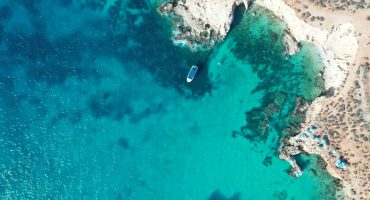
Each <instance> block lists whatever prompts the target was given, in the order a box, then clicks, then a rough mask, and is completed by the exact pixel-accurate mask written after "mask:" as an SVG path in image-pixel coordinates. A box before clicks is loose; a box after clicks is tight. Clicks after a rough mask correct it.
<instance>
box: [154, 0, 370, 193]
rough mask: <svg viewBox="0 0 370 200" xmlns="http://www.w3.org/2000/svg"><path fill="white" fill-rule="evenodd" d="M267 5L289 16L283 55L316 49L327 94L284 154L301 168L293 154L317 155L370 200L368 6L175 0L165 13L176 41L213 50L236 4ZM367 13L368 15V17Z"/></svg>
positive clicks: (343, 186)
mask: <svg viewBox="0 0 370 200" xmlns="http://www.w3.org/2000/svg"><path fill="white" fill-rule="evenodd" d="M251 4H255V5H258V6H260V7H263V8H265V9H267V10H269V11H270V12H272V13H273V14H274V15H275V17H277V18H279V19H281V20H282V21H284V22H285V23H286V25H287V30H286V31H285V32H284V36H283V40H282V42H283V44H284V45H285V50H286V52H285V53H286V55H288V56H290V55H294V54H295V53H296V52H298V51H299V49H300V43H301V42H309V43H312V44H313V45H315V46H316V48H317V49H318V50H319V53H320V57H321V59H322V62H323V64H324V70H323V78H324V81H325V84H324V85H325V92H323V94H322V95H321V96H320V97H318V98H317V99H315V100H314V101H313V102H312V103H311V104H310V105H309V106H308V107H307V108H306V114H305V120H304V122H303V123H302V124H301V125H300V133H299V134H298V135H294V136H292V137H290V138H285V139H283V140H282V142H281V148H280V158H282V159H285V160H287V161H288V162H289V163H290V164H291V165H292V171H291V175H292V176H295V177H299V176H300V175H301V174H302V173H303V172H302V171H301V169H300V167H299V165H298V164H297V162H296V161H295V160H294V159H293V157H292V155H296V154H299V153H302V152H306V153H309V154H317V155H319V156H320V157H321V158H322V159H323V161H324V162H325V165H326V169H327V170H328V172H329V173H330V174H331V175H332V176H334V177H336V178H338V179H340V180H341V183H340V184H338V185H337V187H338V188H339V189H340V190H341V191H343V194H342V196H341V197H344V198H345V199H368V198H369V197H370V189H369V188H370V185H369V182H370V181H369V177H370V170H369V166H370V154H369V149H370V141H369V140H370V94H369V93H370V81H369V74H370V64H369V62H370V61H369V57H370V53H369V52H370V20H369V19H370V16H367V15H369V13H370V12H369V11H370V3H366V1H360V2H357V3H356V2H354V1H349V2H344V1H340V2H339V1H315V0H311V1H309V2H307V3H302V2H300V1H296V0H284V1H283V0H255V1H248V0H222V1H214V0H186V1H185V0H170V1H169V2H167V3H166V4H164V5H162V6H161V7H160V8H159V10H160V11H161V12H162V13H165V14H167V15H171V16H173V17H174V18H175V21H176V23H175V30H176V31H175V33H174V36H173V39H174V41H175V42H177V43H182V44H186V45H188V46H190V47H194V46H196V45H204V44H206V45H207V46H208V47H212V44H213V43H214V42H215V41H219V40H222V39H223V38H224V37H225V36H226V35H227V33H228V31H229V30H230V26H231V23H232V21H233V12H234V9H235V7H236V6H238V5H244V7H245V8H246V9H248V6H250V5H251ZM366 13H367V14H366Z"/></svg>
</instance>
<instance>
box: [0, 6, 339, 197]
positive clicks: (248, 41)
mask: <svg viewBox="0 0 370 200" xmlns="http://www.w3.org/2000/svg"><path fill="white" fill-rule="evenodd" d="M81 2H82V3H77V1H76V2H74V1H69V0H64V1H57V2H54V1H47V0H40V1H16V2H13V1H2V2H1V3H0V9H1V11H2V12H1V15H0V41H1V42H0V63H1V65H0V94H1V96H0V153H1V155H2V156H1V157H0V199H138V200H141V199H211V200H215V199H235V200H238V199H330V198H331V197H332V193H331V190H332V189H333V188H332V187H331V181H332V180H331V179H330V178H329V177H328V176H327V173H325V172H324V171H322V168H320V167H318V166H316V165H317V161H316V160H315V159H309V160H307V159H308V158H305V157H303V158H302V159H301V163H302V166H303V167H304V168H305V173H304V175H303V176H302V177H301V178H299V179H294V178H291V177H289V175H288V174H287V172H286V170H288V169H289V165H288V163H286V162H285V161H282V160H279V159H278V158H277V157H276V150H277V148H278V141H279V139H280V137H281V133H280V132H281V129H282V128H284V126H283V125H279V123H280V121H282V120H289V113H290V112H291V110H292V108H294V103H293V102H294V100H295V96H296V95H301V96H303V97H304V98H306V99H312V98H313V97H314V96H315V95H318V93H319V92H317V91H318V90H319V89H317V88H319V87H320V86H312V85H310V84H312V80H311V81H310V77H311V76H309V78H307V74H310V73H312V74H311V75H312V77H316V75H317V73H318V70H319V68H318V70H316V68H312V67H311V66H307V65H311V64H312V63H310V62H314V63H315V62H316V61H315V59H312V58H311V56H306V55H307V54H309V53H311V52H310V50H309V47H308V46H305V47H304V48H303V51H302V52H303V53H300V54H298V55H297V57H294V58H293V59H289V60H286V58H284V56H282V54H281V52H280V51H278V50H279V48H281V44H280V43H279V42H278V41H279V39H275V40H270V39H269V38H270V37H263V38H265V40H262V39H261V38H260V40H255V39H252V38H253V37H260V36H259V35H262V33H265V31H267V32H269V30H272V32H276V35H277V36H276V37H279V34H280V33H281V31H282V28H281V27H282V26H280V25H274V24H276V23H275V22H273V21H270V20H272V19H270V18H269V17H267V16H268V15H267V13H264V14H263V15H261V16H258V17H256V18H257V19H258V20H251V16H250V13H246V14H245V15H244V16H241V17H240V23H239V24H238V25H236V26H235V27H234V29H233V30H232V32H231V33H230V35H229V36H228V37H227V38H226V39H225V41H224V42H223V43H221V44H219V45H218V46H217V47H216V48H215V49H214V50H213V51H212V52H197V53H194V52H190V51H189V50H187V49H186V48H180V47H175V46H173V44H172V42H171V41H170V40H169V37H170V33H171V31H172V30H171V22H170V21H168V19H167V18H165V17H161V16H159V15H158V14H157V13H156V10H155V7H156V3H157V2H155V1H153V2H149V1H148V2H144V1H81ZM84 2H88V3H84ZM99 2H102V3H99ZM100 5H103V6H100ZM51 8H52V9H51ZM252 22H253V23H252ZM246 24H250V25H249V26H246ZM247 27H249V28H247ZM258 28H260V30H262V31H256V30H258ZM270 32H271V31H270ZM273 38H274V37H272V39H273ZM255 41H258V42H255ZM272 41H275V42H272ZM266 45H267V46H266ZM269 45H272V46H269ZM266 47H269V48H266ZM259 49H260V50H263V49H267V50H268V51H259ZM253 52H254V53H253ZM258 52H263V53H258ZM302 57H305V58H307V59H301V58H302ZM285 61H286V62H285ZM194 63H196V64H198V65H199V66H200V71H199V73H198V74H197V77H196V79H195V80H194V82H192V84H190V85H189V84H186V83H185V75H186V73H187V71H188V68H187V67H188V66H190V65H191V64H194ZM286 63H288V64H286ZM303 63H304V64H303ZM307 63H309V64H307ZM285 65H289V67H291V68H290V69H289V70H286V69H287V68H286V66H285ZM256 66H257V67H256ZM264 66H270V67H269V68H268V69H263V68H264ZM258 67H261V69H260V68H258ZM262 69H263V70H262ZM302 69H305V70H302ZM311 69H315V70H316V71H315V70H311ZM288 77H292V78H291V79H288ZM293 77H294V78H293ZM302 77H305V78H304V79H301V80H299V78H302ZM297 80H299V81H297ZM304 80H307V81H304ZM275 93H279V94H280V93H284V95H285V94H286V95H285V96H287V97H286V100H285V101H284V102H286V103H284V105H283V106H275V107H276V108H275V109H273V110H274V112H270V113H269V114H268V117H267V118H268V121H269V123H270V126H269V128H268V129H267V132H266V133H264V136H263V137H262V138H263V139H256V137H249V139H245V137H240V136H239V135H240V133H241V132H243V130H244V132H247V133H248V134H250V135H258V134H260V133H258V132H257V133H255V132H253V131H251V130H252V129H253V127H255V126H256V125H258V124H253V123H249V124H248V116H257V117H258V111H260V110H265V109H266V107H267V106H268V105H270V104H271V102H270V99H271V97H273V96H274V95H276V94H275ZM256 109H257V112H253V111H256ZM255 113H257V115H256V114H255ZM246 119H247V120H246ZM276 124H277V125H276ZM243 127H247V128H243ZM246 138H248V137H246ZM250 138H252V139H250ZM257 138H259V137H257ZM314 174H316V176H315V175H314Z"/></svg>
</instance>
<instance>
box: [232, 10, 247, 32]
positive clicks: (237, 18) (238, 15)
mask: <svg viewBox="0 0 370 200" xmlns="http://www.w3.org/2000/svg"><path fill="white" fill-rule="evenodd" d="M246 10H247V9H246V8H245V5H244V4H240V5H239V6H236V7H235V8H234V18H233V21H232V23H231V26H230V31H232V30H234V29H235V27H237V26H238V25H239V24H240V23H241V22H242V20H243V16H244V13H245V12H246Z"/></svg>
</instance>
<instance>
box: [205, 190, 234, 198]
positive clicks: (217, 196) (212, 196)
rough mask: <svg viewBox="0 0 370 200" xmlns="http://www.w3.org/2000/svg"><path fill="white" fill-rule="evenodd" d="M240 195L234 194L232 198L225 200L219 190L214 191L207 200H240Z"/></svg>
mask: <svg viewBox="0 0 370 200" xmlns="http://www.w3.org/2000/svg"><path fill="white" fill-rule="evenodd" d="M240 196H241V194H240V193H239V192H237V193H235V194H234V195H233V196H232V197H230V198H227V197H225V196H224V195H223V194H222V193H221V192H220V190H215V191H214V192H213V193H212V194H211V196H210V197H209V198H208V200H240Z"/></svg>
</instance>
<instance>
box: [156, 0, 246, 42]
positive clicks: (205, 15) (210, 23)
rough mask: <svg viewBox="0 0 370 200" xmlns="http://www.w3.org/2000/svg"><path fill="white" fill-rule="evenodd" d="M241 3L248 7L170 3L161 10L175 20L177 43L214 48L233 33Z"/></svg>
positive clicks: (228, 2) (198, 0)
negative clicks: (218, 42) (228, 34)
mask: <svg viewBox="0 0 370 200" xmlns="http://www.w3.org/2000/svg"><path fill="white" fill-rule="evenodd" d="M241 4H243V5H244V6H247V3H246V0H225V1H220V2H214V1H210V0H205V1H204V0H195V1H186V0H170V1H168V2H167V3H165V4H163V5H161V6H160V7H159V8H158V10H159V12H160V13H162V14H165V15H168V16H172V17H173V18H174V29H175V32H174V35H173V40H174V42H175V43H177V44H186V45H187V46H189V47H196V46H203V47H208V48H212V47H213V45H214V43H215V42H216V41H220V40H222V39H223V38H224V37H225V36H226V34H227V33H228V31H229V30H230V26H231V22H232V20H233V12H234V9H235V7H236V6H239V5H241ZM214 10H218V11H219V12H217V13H215V12H214Z"/></svg>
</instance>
